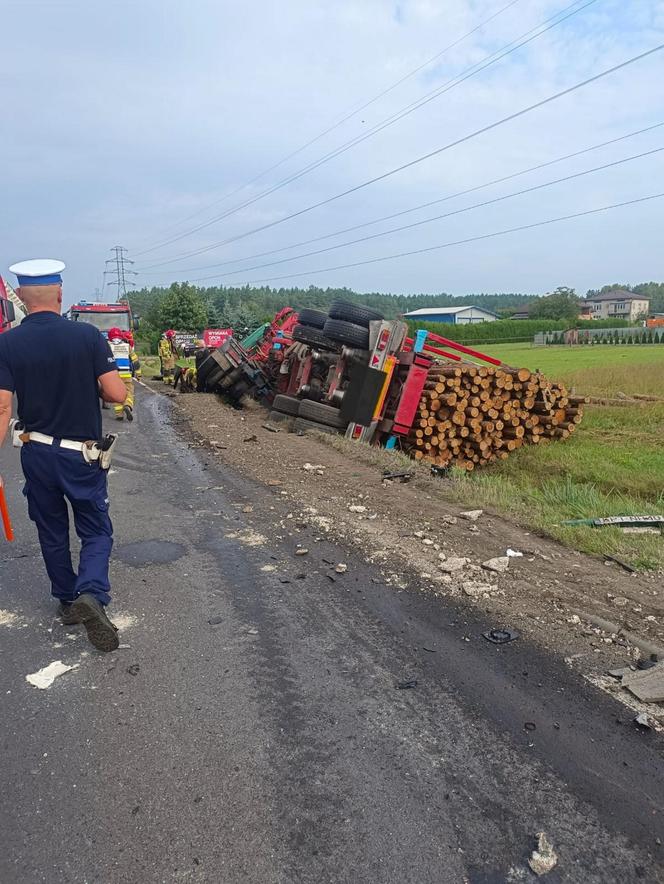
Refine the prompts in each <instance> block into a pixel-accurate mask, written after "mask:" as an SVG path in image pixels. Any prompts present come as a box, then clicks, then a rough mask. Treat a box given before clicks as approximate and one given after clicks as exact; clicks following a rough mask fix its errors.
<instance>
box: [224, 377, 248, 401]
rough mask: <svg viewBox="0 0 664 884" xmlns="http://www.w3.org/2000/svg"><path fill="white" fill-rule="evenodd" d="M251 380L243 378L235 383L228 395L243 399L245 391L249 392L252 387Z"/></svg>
mask: <svg viewBox="0 0 664 884" xmlns="http://www.w3.org/2000/svg"><path fill="white" fill-rule="evenodd" d="M251 386H252V384H251V382H250V381H245V380H241V381H238V382H237V383H235V384H233V386H232V387H231V388H230V389H229V390H227V395H228V396H230V397H231V398H233V399H241V398H242V397H243V396H244V394H245V393H248V392H249V390H250V389H251Z"/></svg>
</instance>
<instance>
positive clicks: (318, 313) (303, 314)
mask: <svg viewBox="0 0 664 884" xmlns="http://www.w3.org/2000/svg"><path fill="white" fill-rule="evenodd" d="M326 319H327V313H323V311H322V310H309V309H308V308H307V307H305V308H304V309H303V310H298V313H297V321H298V323H299V324H300V325H308V326H310V327H311V328H321V329H322V328H323V326H324V325H325V320H326Z"/></svg>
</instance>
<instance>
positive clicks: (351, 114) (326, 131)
mask: <svg viewBox="0 0 664 884" xmlns="http://www.w3.org/2000/svg"><path fill="white" fill-rule="evenodd" d="M520 2H521V0H510V2H509V3H508V4H507V5H506V6H503V7H501V8H500V9H499V10H498V11H497V12H494V13H493V14H492V15H490V16H489V17H488V18H485V19H484V20H483V21H481V22H480V23H479V24H478V25H476V26H475V27H474V28H473V29H472V30H470V31H468V32H467V33H466V34H463V35H462V36H461V37H458V38H457V39H456V40H454V42H452V43H450V44H449V45H448V46H446V47H445V48H444V49H441V50H440V51H439V52H437V53H436V54H435V55H432V56H431V58H429V59H427V60H426V61H425V62H422V64H420V65H418V66H417V67H416V68H413V69H412V70H411V71H409V72H408V73H407V74H404V76H403V77H401V78H400V79H398V80H396V81H395V82H394V83H392V84H391V85H390V86H388V87H387V88H385V89H383V90H382V91H381V92H379V93H377V94H376V95H374V96H373V98H370V99H369V100H368V101H366V102H365V103H364V104H361V105H359V106H358V107H355V108H354V109H352V110H349V111H344V112H343V113H344V116H342V117H341V118H340V119H339V120H337V122H335V123H333V124H332V125H330V126H328V127H327V128H326V129H323V131H322V132H319V133H318V135H315V136H314V137H313V138H311V139H309V141H306V142H305V143H304V144H302V145H301V146H300V147H298V148H296V149H295V150H293V151H291V153H289V154H287V155H286V156H285V157H283V158H282V159H280V160H279V161H278V162H276V163H274V164H273V165H272V166H269V167H268V168H267V169H264V170H263V171H262V172H260V173H259V174H258V175H256V176H254V177H253V178H251V179H250V180H249V181H246V182H245V183H244V184H241V185H240V186H239V187H236V188H235V190H232V191H230V192H229V193H226V194H225V195H224V196H222V197H220V198H219V199H217V200H214V202H212V203H209V204H208V205H207V206H204V207H203V208H202V209H197V210H196V211H195V212H192V214H191V215H187V217H186V218H183V219H182V220H180V221H178V222H176V223H175V224H171V225H170V226H169V227H168V228H166V230H172V229H173V228H175V227H179V226H180V225H181V224H184V223H185V222H187V221H190V220H191V219H192V218H195V217H196V216H197V215H200V214H202V213H203V212H206V211H208V209H212V208H213V207H214V206H217V205H219V204H220V203H223V202H225V201H226V200H227V199H230V198H231V197H232V196H235V194H236V193H240V192H241V191H243V190H245V189H246V188H247V187H251V185H252V184H255V183H256V181H260V179H261V178H264V177H265V176H266V175H268V174H269V173H270V172H273V171H274V170H275V169H278V168H279V167H280V166H283V164H284V163H286V162H288V160H291V159H292V158H293V157H295V156H297V155H298V154H300V153H302V152H303V151H304V150H306V149H307V148H308V147H311V145H312V144H315V143H316V142H317V141H320V140H321V138H324V137H325V136H326V135H329V134H330V132H334V130H335V129H338V128H339V127H340V126H342V125H343V124H344V123H347V122H348V120H351V119H352V118H353V117H354V116H356V115H357V114H359V113H361V112H362V111H363V110H366V109H367V108H368V107H370V106H371V105H372V104H375V103H376V102H377V101H379V100H380V99H381V98H384V97H385V96H386V95H389V93H390V92H393V91H394V90H395V89H396V88H398V87H399V86H401V85H402V83H405V82H406V81H407V80H409V79H411V77H414V76H415V75H416V74H418V73H419V72H420V71H422V70H424V68H426V67H428V66H429V65H430V64H433V62H434V61H438V59H440V58H442V57H443V55H445V54H447V53H448V52H449V51H450V50H451V49H454V48H455V47H456V46H458V45H459V44H460V43H463V41H464V40H467V39H468V37H472V35H473V34H475V33H477V31H480V30H481V29H482V28H483V27H484V26H485V25H488V24H490V23H491V22H492V21H493V20H494V19H496V18H498V16H500V15H502V14H503V12H507V10H508V9H511V7H512V6H516V4H517V3H520ZM137 254H144V252H138V253H137Z"/></svg>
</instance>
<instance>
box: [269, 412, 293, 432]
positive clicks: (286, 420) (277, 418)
mask: <svg viewBox="0 0 664 884" xmlns="http://www.w3.org/2000/svg"><path fill="white" fill-rule="evenodd" d="M267 419H268V420H269V421H271V422H272V423H273V424H285V425H286V429H287V430H288V431H289V432H290V431H291V430H292V429H293V424H294V423H295V418H294V416H293V415H292V414H284V413H283V412H281V411H271V412H270V413H269V414H268V416H267Z"/></svg>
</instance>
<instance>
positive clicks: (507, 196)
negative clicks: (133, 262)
mask: <svg viewBox="0 0 664 884" xmlns="http://www.w3.org/2000/svg"><path fill="white" fill-rule="evenodd" d="M663 150H664V147H656V148H654V149H652V150H648V151H645V152H644V153H639V154H634V155H633V156H630V157H624V158H623V159H621V160H614V161H613V162H611V163H605V164H604V165H602V166H595V167H594V168H592V169H584V170H583V171H582V172H575V173H574V174H572V175H565V176H564V177H563V178H555V179H554V180H553V181H546V182H544V183H543V184H535V185H533V186H532V187H526V188H525V189H523V190H517V191H515V192H514V193H508V194H505V195H503V196H498V197H495V198H494V199H491V200H485V201H484V202H481V203H475V204H474V205H472V206H464V208H462V209H455V210H454V211H453V212H447V213H445V214H443V215H435V216H434V217H432V218H424V219H422V220H421V221H414V222H413V223H412V224H402V225H401V226H399V227H392V228H391V229H390V230H384V231H382V232H381V233H372V234H369V235H368V236H362V237H359V238H358V239H352V240H348V241H347V242H342V243H337V245H334V246H327V247H326V248H324V249H315V250H314V251H311V252H304V253H302V254H301V255H292V256H291V257H290V258H281V259H280V260H278V261H267V262H266V263H264V264H256V265H254V266H253V267H243V268H242V269H240V270H228V271H226V273H225V274H221V275H222V276H235V275H236V274H238V273H249V272H251V271H252V270H261V269H262V268H263V267H274V266H276V265H277V264H287V263H288V262H289V261H300V260H301V259H302V258H311V257H313V256H314V255H322V254H324V253H326V252H333V251H335V250H336V249H343V248H346V247H347V246H354V245H358V244H359V243H363V242H368V241H369V240H372V239H380V238H381V237H383V236H390V235H391V234H393V233H401V232H402V231H404V230H412V229H413V228H415V227H421V226H422V225H424V224H431V223H432V222H434V221H442V220H443V219H445V218H451V217H453V216H454V215H462V214H463V213H464V212H470V211H472V210H473V209H481V208H484V207H486V206H491V205H495V204H496V203H501V202H504V201H505V200H508V199H513V198H514V197H517V196H524V195H525V194H527V193H534V192H535V191H537V190H544V188H546V187H553V186H554V185H556V184H562V183H563V182H565V181H573V180H575V179H577V178H582V177H584V176H585V175H590V174H591V173H593V172H601V171H603V170H605V169H611V168H614V167H615V166H620V165H623V164H624V163H629V162H631V161H633V160H639V159H642V158H643V157H648V156H652V155H653V154H656V153H661V152H662V151H663ZM219 276H220V274H219V273H215V274H214V275H212V276H204V277H200V278H199V279H194V280H192V282H202V281H203V280H207V279H218V278H219Z"/></svg>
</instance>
